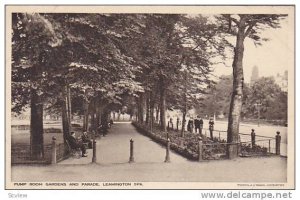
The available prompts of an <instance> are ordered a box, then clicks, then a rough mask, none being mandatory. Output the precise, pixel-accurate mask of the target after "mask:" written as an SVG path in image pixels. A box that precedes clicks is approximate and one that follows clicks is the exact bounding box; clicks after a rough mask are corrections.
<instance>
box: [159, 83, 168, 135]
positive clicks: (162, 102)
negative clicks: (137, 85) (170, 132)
mask: <svg viewBox="0 0 300 200" xmlns="http://www.w3.org/2000/svg"><path fill="white" fill-rule="evenodd" d="M160 122H161V124H160V128H161V130H162V131H166V130H167V129H166V89H165V84H164V80H163V78H161V79H160Z"/></svg>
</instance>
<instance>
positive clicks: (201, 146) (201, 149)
mask: <svg viewBox="0 0 300 200" xmlns="http://www.w3.org/2000/svg"><path fill="white" fill-rule="evenodd" d="M198 139H199V142H198V154H199V156H198V161H199V162H201V161H203V143H202V139H201V138H200V137H199V138H198Z"/></svg>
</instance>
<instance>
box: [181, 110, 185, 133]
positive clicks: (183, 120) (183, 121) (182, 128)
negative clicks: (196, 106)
mask: <svg viewBox="0 0 300 200" xmlns="http://www.w3.org/2000/svg"><path fill="white" fill-rule="evenodd" d="M185 122H186V112H183V113H182V126H181V137H184V128H185V124H186V123H185Z"/></svg>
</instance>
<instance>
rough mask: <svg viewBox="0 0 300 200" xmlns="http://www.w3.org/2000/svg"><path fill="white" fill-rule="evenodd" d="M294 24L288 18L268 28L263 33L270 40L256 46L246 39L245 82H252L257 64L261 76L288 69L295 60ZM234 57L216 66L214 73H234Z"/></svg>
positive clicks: (273, 74)
mask: <svg viewBox="0 0 300 200" xmlns="http://www.w3.org/2000/svg"><path fill="white" fill-rule="evenodd" d="M292 26H293V24H292V23H291V22H290V23H289V20H288V18H287V19H284V20H282V21H281V28H278V29H266V30H265V31H264V32H263V33H262V37H265V38H268V39H269V41H266V42H263V43H262V45H261V46H255V45H254V43H253V42H252V41H251V40H250V39H246V40H245V43H244V45H245V51H244V60H243V65H244V79H245V82H248V83H249V82H250V79H251V74H252V68H253V67H254V66H255V65H256V66H257V67H258V71H259V77H262V76H276V75H277V73H279V74H283V73H284V71H285V70H288V68H289V67H288V65H290V62H289V61H291V60H293V55H294V49H293V48H291V47H292V46H293V44H292V43H291V42H289V44H290V45H288V41H291V40H292V39H293V38H291V36H292V34H290V33H291V32H290V31H292ZM231 66H232V59H227V61H226V66H224V65H217V66H215V72H214V74H215V75H217V76H220V75H223V74H225V75H229V74H231V73H232V67H231Z"/></svg>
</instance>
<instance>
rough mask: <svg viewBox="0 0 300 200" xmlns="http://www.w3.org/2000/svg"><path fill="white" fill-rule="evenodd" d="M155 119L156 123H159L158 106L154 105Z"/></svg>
mask: <svg viewBox="0 0 300 200" xmlns="http://www.w3.org/2000/svg"><path fill="white" fill-rule="evenodd" d="M155 120H156V123H157V124H160V122H159V106H156V115H155Z"/></svg>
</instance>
